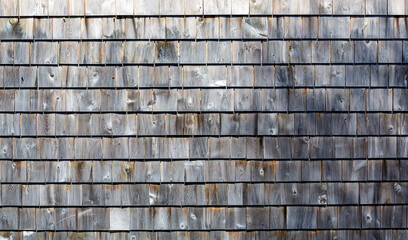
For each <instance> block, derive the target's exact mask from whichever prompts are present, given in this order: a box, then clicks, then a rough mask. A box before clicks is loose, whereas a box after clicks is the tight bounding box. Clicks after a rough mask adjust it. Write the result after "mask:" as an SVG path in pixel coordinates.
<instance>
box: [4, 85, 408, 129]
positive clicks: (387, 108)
mask: <svg viewBox="0 0 408 240" xmlns="http://www.w3.org/2000/svg"><path fill="white" fill-rule="evenodd" d="M407 94H408V91H407V90H406V89H385V88H384V89H378V88H376V89H362V88H357V89H324V88H319V89H312V88H308V89H289V90H288V89H283V88H279V89H262V90H259V89H185V90H180V89H172V90H164V89H156V90H148V89H143V90H123V89H121V90H113V89H109V90H108V89H102V90H99V89H91V90H73V89H69V90H48V89H45V90H27V89H24V90H10V89H8V90H0V112H14V113H16V112H19V113H20V112H22V113H24V112H31V113H72V112H77V113H101V112H102V113H108V112H115V113H125V112H126V113H135V112H137V113H163V112H169V113H173V114H174V113H178V112H179V111H180V112H183V113H184V112H195V113H198V112H200V114H198V115H197V114H196V116H198V117H200V116H201V113H203V114H204V115H205V114H208V113H216V112H228V113H233V112H239V113H245V112H265V113H268V112H281V113H284V112H287V111H291V112H304V113H306V112H322V111H333V112H343V113H344V112H349V111H352V112H392V111H395V112H398V113H400V112H405V111H407V109H408V103H407ZM27 116H29V115H27ZM33 116H34V117H31V118H35V115H33ZM141 116H144V115H141ZM160 116H162V117H160ZM186 116H191V118H192V117H193V116H195V115H194V114H190V115H186ZM292 116H293V115H292ZM11 118H12V119H14V118H18V115H16V116H15V117H14V118H13V117H11ZM159 118H163V119H164V118H165V116H164V114H161V115H159ZM200 118H202V117H200ZM217 118H219V115H217ZM230 121H232V120H230ZM254 123H255V122H254ZM40 127H41V126H40ZM32 130H33V131H35V129H32Z"/></svg>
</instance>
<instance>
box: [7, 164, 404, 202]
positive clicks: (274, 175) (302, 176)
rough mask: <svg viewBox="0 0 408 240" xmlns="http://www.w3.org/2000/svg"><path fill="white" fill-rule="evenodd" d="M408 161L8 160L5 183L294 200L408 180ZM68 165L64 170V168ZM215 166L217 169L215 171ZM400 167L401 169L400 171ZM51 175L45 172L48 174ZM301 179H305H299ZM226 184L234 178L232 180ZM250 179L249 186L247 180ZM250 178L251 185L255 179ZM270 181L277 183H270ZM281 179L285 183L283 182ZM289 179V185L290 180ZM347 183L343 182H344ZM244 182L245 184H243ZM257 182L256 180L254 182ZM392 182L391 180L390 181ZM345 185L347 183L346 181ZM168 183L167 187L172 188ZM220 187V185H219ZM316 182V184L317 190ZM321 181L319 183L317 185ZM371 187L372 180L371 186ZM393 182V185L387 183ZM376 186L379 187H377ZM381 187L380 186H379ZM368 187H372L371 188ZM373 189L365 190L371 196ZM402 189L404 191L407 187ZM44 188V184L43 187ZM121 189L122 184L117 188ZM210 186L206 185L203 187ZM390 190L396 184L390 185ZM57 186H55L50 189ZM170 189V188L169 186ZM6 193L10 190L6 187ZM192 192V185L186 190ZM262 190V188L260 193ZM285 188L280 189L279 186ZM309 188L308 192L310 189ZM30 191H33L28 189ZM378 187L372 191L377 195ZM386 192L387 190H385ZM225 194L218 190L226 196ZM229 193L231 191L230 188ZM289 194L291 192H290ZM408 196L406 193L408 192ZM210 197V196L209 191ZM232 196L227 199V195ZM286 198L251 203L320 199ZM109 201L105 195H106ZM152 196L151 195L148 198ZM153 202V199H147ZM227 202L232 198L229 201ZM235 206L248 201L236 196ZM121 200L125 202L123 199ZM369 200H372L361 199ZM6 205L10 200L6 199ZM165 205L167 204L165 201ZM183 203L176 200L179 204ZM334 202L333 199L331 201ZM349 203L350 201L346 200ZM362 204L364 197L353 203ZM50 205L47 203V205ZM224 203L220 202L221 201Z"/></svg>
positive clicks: (397, 190) (385, 194)
mask: <svg viewBox="0 0 408 240" xmlns="http://www.w3.org/2000/svg"><path fill="white" fill-rule="evenodd" d="M407 166H408V161H407V160H371V159H370V160H352V161H350V160H313V161H298V160H293V161H291V162H288V161H270V160H264V161H260V160H251V161H246V160H197V161H184V160H182V161H180V160H177V161H163V160H162V161H160V160H153V161H152V160H145V161H120V160H113V161H111V160H105V161H100V160H97V161H92V160H90V161H81V160H75V161H65V160H64V161H55V160H50V161H45V162H40V161H13V162H11V161H3V162H2V163H1V167H2V173H3V176H2V178H1V179H2V182H3V184H4V183H23V184H25V183H28V184H43V183H49V184H51V183H56V184H66V183H74V184H79V183H85V184H89V183H93V184H119V183H140V184H144V183H155V184H156V183H157V184H159V183H160V184H173V183H184V184H193V183H198V184H204V183H206V184H209V183H217V184H216V189H217V188H218V189H220V191H224V190H225V191H227V190H228V189H230V190H231V191H233V192H235V193H237V194H238V193H239V195H242V191H243V190H242V189H243V187H244V189H245V190H244V191H245V192H247V191H249V192H252V195H254V196H252V195H250V196H249V197H248V199H257V198H256V197H255V196H256V194H263V193H262V192H263V189H264V185H263V183H265V189H272V187H271V186H275V188H276V189H275V190H280V189H281V187H282V189H283V190H284V191H282V192H290V191H291V190H290V189H292V190H293V189H295V188H296V189H297V188H299V190H298V191H295V192H294V194H295V195H294V196H292V197H293V199H297V200H301V199H299V198H296V193H297V192H302V191H303V190H302V189H303V188H307V189H309V182H312V183H315V182H319V181H324V182H326V183H327V182H329V183H331V182H339V181H342V182H343V183H344V182H350V183H351V182H358V181H373V182H375V183H378V182H379V181H384V182H387V184H389V182H392V181H401V182H406V181H407V180H408V177H407V174H406V172H404V171H406V170H407V169H408V167H407ZM61 168H63V170H61ZM213 169H216V170H214V171H212V170H213ZM395 169H397V171H395ZM44 175H45V176H44ZM299 182H301V183H299ZM225 183H230V184H229V185H227V184H225ZM247 183H248V185H247ZM249 183H250V184H249ZM269 183H275V184H272V185H270V184H269ZM277 183H282V184H281V185H280V184H277ZM287 183H289V184H287ZM343 183H342V184H343ZM243 184H244V185H243ZM251 184H256V185H257V186H255V185H251ZM387 184H386V185H387ZM340 185H341V184H340ZM166 186H167V187H166ZM217 186H218V187H217ZM313 186H314V185H313V184H312V186H311V187H310V188H311V189H313V188H314V187H313ZM315 186H316V185H315ZM365 186H366V185H365ZM387 186H388V185H387ZM163 187H164V189H167V188H168V187H169V188H172V187H174V191H175V194H177V193H178V192H179V191H177V190H176V189H179V190H180V189H182V185H178V187H177V186H176V185H175V186H172V185H163ZM371 187H373V186H371ZM213 188H214V185H213V184H209V187H208V189H213ZM377 188H378V187H377ZM398 188H399V189H397V188H396V189H394V190H395V191H396V192H397V193H398V194H402V196H405V194H406V186H405V183H403V187H401V186H400V187H398ZM367 189H368V188H367ZM367 189H366V192H365V194H366V195H367V192H368V191H367ZM401 189H402V190H401ZM37 190H38V189H37ZM117 190H119V191H120V189H117ZM202 190H203V191H204V188H203V189H202ZM389 190H390V191H391V190H392V188H390V189H389ZM49 191H51V190H49ZM163 191H164V190H163ZM5 192H6V191H5ZM186 192H187V190H186ZM260 192H261V193H260ZM279 192H280V191H279ZM303 192H306V193H307V196H309V195H308V192H309V190H305V191H303ZM27 193H28V194H29V192H27ZM372 193H373V192H371V194H372ZM381 193H382V194H381ZM381 193H380V194H379V195H380V196H381V195H384V196H383V197H384V198H385V199H386V200H382V201H379V202H375V203H376V204H378V203H400V204H401V203H404V201H401V200H399V201H393V200H389V199H387V198H386V197H391V195H389V194H391V192H389V193H387V192H381ZM220 194H221V193H219V194H218V195H220ZM224 194H227V192H224ZM287 195H288V194H286V195H285V197H287ZM373 196H374V195H373ZM405 197H406V196H405ZM208 198H210V196H208ZM225 199H226V198H225ZM293 199H292V200H284V199H282V201H280V199H279V201H274V202H270V201H266V200H265V202H264V200H263V197H260V198H259V199H257V200H256V201H252V202H251V203H250V205H253V204H254V203H255V205H259V204H261V205H262V204H264V203H265V204H281V203H282V204H290V203H291V201H293V202H294V203H298V204H300V203H302V202H305V203H306V204H315V202H310V203H309V202H308V200H307V201H302V200H301V201H297V202H296V200H293ZM102 200H103V199H102ZM145 200H146V199H145ZM146 201H147V200H146ZM225 201H226V200H225ZM225 201H224V202H223V203H221V205H227V204H228V205H232V203H231V202H230V201H228V203H227V202H225ZM235 202H236V203H235V205H237V204H239V203H242V199H241V200H240V201H235ZM247 202H249V201H247ZM119 203H120V202H119ZM361 203H365V204H368V203H369V202H367V201H365V202H363V201H362V202H361ZM4 204H6V202H5V201H4ZM161 204H164V202H163V201H162V203H161ZM174 204H175V205H177V204H176V203H174ZM329 204H333V201H329ZM342 204H344V202H342ZM352 204H358V202H355V201H354V202H352ZM42 205H46V204H42ZM218 205H220V203H218Z"/></svg>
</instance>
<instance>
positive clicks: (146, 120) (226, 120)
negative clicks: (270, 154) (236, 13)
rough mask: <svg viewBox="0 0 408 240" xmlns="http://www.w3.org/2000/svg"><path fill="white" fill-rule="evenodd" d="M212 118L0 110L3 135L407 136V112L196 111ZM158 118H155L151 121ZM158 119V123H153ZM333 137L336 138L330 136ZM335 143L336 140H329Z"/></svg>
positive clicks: (0, 133)
mask: <svg viewBox="0 0 408 240" xmlns="http://www.w3.org/2000/svg"><path fill="white" fill-rule="evenodd" d="M200 116H201V117H204V119H206V117H207V119H208V118H211V119H212V120H213V121H215V123H213V126H212V127H211V128H210V129H208V131H200V129H199V128H200V127H202V126H203V125H200V124H199V121H200V118H199V117H198V115H197V114H177V115H176V114H155V115H152V114H111V113H104V114H28V113H27V114H25V113H23V114H3V113H0V121H1V122H2V124H3V126H2V127H0V135H1V136H3V137H9V136H14V137H16V136H22V137H30V136H31V137H34V136H37V137H46V136H48V137H53V136H58V137H61V136H64V137H84V136H85V137H86V136H91V137H100V136H112V137H120V136H130V137H132V136H139V137H143V136H158V137H159V136H166V137H171V136H176V137H180V136H195V137H200V136H202V135H211V136H239V135H241V136H282V137H288V136H293V137H295V136H335V137H336V138H335V139H338V138H337V136H359V137H363V136H379V135H380V136H396V135H398V136H407V135H408V130H407V129H408V114H399V113H398V114H395V113H394V114H389V113H289V114H287V113H240V114H223V113H221V114H201V115H200ZM156 121H157V122H158V123H155V122H156ZM157 124H159V126H157ZM169 142H170V140H169ZM334 142H336V140H335V141H334ZM335 145H336V144H335Z"/></svg>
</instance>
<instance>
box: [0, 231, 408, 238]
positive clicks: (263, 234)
mask: <svg viewBox="0 0 408 240" xmlns="http://www.w3.org/2000/svg"><path fill="white" fill-rule="evenodd" d="M24 233H25V234H26V235H25V236H30V237H32V238H33V239H49V240H53V239H73V238H74V239H75V238H79V239H95V240H101V239H133V238H134V239H186V240H187V239H229V240H232V239H236V240H244V239H248V240H249V239H277V240H283V239H305V240H326V239H333V238H338V239H355V240H357V239H393V238H394V239H405V238H407V237H408V231H407V230H374V229H373V230H319V231H248V232H243V231H242V232H238V231H210V232H208V231H194V232H186V231H171V232H166V231H164V232H161V231H160V232H151V231H135V232H75V231H73V232H64V231H60V232H41V231H40V232H34V231H25V232H24ZM0 236H2V237H5V238H13V239H19V238H21V237H22V236H23V233H22V232H13V231H8V232H0Z"/></svg>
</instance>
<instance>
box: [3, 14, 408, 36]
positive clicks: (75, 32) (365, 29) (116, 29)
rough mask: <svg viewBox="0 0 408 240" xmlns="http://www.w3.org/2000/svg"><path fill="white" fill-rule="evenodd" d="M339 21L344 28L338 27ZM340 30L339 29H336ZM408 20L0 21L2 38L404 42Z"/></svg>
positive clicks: (45, 19) (274, 18) (283, 18)
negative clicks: (364, 40) (387, 40)
mask: <svg viewBox="0 0 408 240" xmlns="http://www.w3.org/2000/svg"><path fill="white" fill-rule="evenodd" d="M338 23H340V24H341V25H340V26H338ZM336 28H337V29H336ZM407 35H408V32H407V23H406V18H404V17H244V18H242V17H233V18H228V17H217V18H216V17H206V18H196V17H186V18H177V17H176V18H174V17H170V18H169V17H167V18H120V19H112V18H106V17H105V18H68V19H65V18H44V19H43V18H24V19H7V18H1V19H0V37H1V38H2V39H4V40H18V41H21V40H24V41H30V40H34V39H35V40H64V41H66V40H71V41H72V40H98V41H100V40H106V41H113V40H115V39H128V40H142V39H143V40H149V39H153V40H157V39H162V40H177V39H180V40H189V41H191V40H201V39H213V40H223V39H226V40H231V39H259V40H266V39H269V40H273V39H345V40H349V39H362V38H363V39H371V40H372V39H375V40H378V39H394V40H396V39H401V40H404V39H406V38H407Z"/></svg>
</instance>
